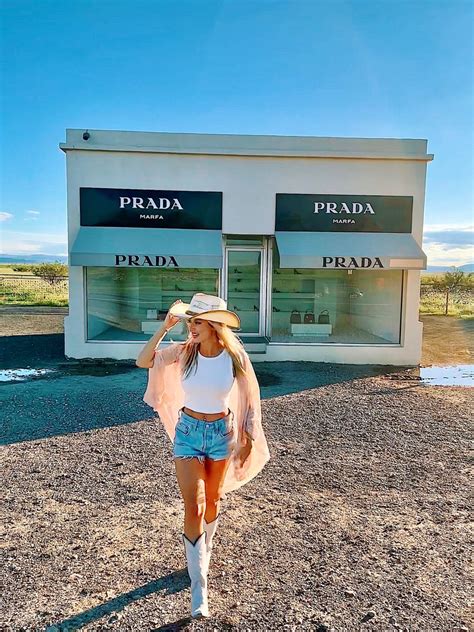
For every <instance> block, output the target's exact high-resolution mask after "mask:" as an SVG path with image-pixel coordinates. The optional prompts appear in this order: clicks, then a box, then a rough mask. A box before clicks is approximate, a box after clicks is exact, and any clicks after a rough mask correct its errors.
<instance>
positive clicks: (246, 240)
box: [225, 235, 263, 246]
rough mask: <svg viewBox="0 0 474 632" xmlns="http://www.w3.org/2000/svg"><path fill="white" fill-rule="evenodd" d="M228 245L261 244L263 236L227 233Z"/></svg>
mask: <svg viewBox="0 0 474 632" xmlns="http://www.w3.org/2000/svg"><path fill="white" fill-rule="evenodd" d="M225 240H226V244H227V245H228V246H261V245H262V242H263V237H262V236H260V235H227V236H226V239H225Z"/></svg>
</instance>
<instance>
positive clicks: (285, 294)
mask: <svg viewBox="0 0 474 632" xmlns="http://www.w3.org/2000/svg"><path fill="white" fill-rule="evenodd" d="M299 296H306V297H308V298H315V299H318V298H320V297H318V296H315V295H314V292H272V297H273V300H278V299H280V298H297V297H299Z"/></svg>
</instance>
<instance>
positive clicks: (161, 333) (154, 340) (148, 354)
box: [135, 299, 182, 369]
mask: <svg viewBox="0 0 474 632" xmlns="http://www.w3.org/2000/svg"><path fill="white" fill-rule="evenodd" d="M176 303H182V301H181V300H180V299H179V300H177V301H175V302H174V303H173V305H176ZM173 305H172V306H173ZM172 306H171V307H172ZM179 321H180V319H179V318H177V317H176V316H172V315H171V314H170V313H169V312H168V313H167V314H166V318H165V320H164V321H163V325H162V326H161V327H160V329H158V331H156V332H155V333H154V334H153V336H152V337H151V338H150V340H149V341H148V342H147V343H146V345H145V346H144V347H143V349H142V350H141V351H140V353H139V354H138V358H137V359H136V361H135V364H136V365H137V366H139V367H140V368H141V369H151V367H152V366H153V361H154V357H155V349H156V348H157V347H158V345H159V344H160V342H161V341H162V340H163V338H164V337H165V336H166V334H167V333H168V332H169V331H170V329H172V328H173V327H174V326H175V325H176V324H177V323H179Z"/></svg>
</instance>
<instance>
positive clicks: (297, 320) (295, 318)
mask: <svg viewBox="0 0 474 632" xmlns="http://www.w3.org/2000/svg"><path fill="white" fill-rule="evenodd" d="M290 323H292V324H293V325H301V314H300V313H299V311H298V310H297V309H293V310H292V312H291V315H290Z"/></svg>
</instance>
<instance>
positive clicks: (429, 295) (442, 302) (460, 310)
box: [420, 283, 474, 316]
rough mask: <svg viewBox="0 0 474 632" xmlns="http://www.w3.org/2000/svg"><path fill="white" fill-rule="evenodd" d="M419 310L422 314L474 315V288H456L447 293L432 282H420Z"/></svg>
mask: <svg viewBox="0 0 474 632" xmlns="http://www.w3.org/2000/svg"><path fill="white" fill-rule="evenodd" d="M420 312H421V313H422V314H446V313H447V314H448V315H450V316H473V315H474V290H473V289H472V288H457V289H456V290H452V291H450V292H449V293H448V294H447V293H446V292H445V291H443V290H439V289H437V288H436V287H435V285H434V284H433V283H422V284H421V288H420Z"/></svg>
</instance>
